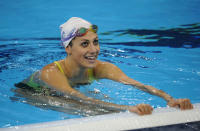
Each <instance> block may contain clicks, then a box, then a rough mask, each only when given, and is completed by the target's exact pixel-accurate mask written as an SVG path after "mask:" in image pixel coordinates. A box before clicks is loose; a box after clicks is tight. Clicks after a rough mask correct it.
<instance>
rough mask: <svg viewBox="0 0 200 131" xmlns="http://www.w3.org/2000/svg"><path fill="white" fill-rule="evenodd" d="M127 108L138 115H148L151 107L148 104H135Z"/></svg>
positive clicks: (151, 109)
mask: <svg viewBox="0 0 200 131" xmlns="http://www.w3.org/2000/svg"><path fill="white" fill-rule="evenodd" d="M128 110H129V111H130V112H134V113H137V114H139V115H148V114H151V113H152V111H153V108H152V107H151V106H150V105H148V104H138V105H136V106H130V107H129V108H128Z"/></svg>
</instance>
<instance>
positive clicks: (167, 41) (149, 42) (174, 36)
mask: <svg viewBox="0 0 200 131" xmlns="http://www.w3.org/2000/svg"><path fill="white" fill-rule="evenodd" d="M100 35H102V36H106V35H109V36H112V35H114V36H117V37H119V36H120V37H123V36H127V37H129V38H131V37H132V38H133V41H131V42H116V43H113V42H109V43H106V44H109V45H120V44H122V45H129V46H168V47H174V48H197V47H199V46H200V43H199V41H200V36H199V35H200V23H196V24H188V25H182V26H180V27H179V28H172V29H165V28H161V29H160V30H153V29H152V30H149V29H148V30H147V29H140V30H139V29H138V30H137V29H127V30H115V31H109V32H105V33H101V34H100ZM134 39H135V40H136V41H137V42H134ZM109 40H112V39H109ZM109 40H105V41H109Z"/></svg>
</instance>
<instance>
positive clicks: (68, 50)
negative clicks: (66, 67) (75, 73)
mask: <svg viewBox="0 0 200 131" xmlns="http://www.w3.org/2000/svg"><path fill="white" fill-rule="evenodd" d="M65 51H66V52H67V54H68V55H71V54H72V47H71V46H70V45H69V46H67V47H66V48H65Z"/></svg>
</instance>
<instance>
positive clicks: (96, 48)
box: [89, 44, 99, 53]
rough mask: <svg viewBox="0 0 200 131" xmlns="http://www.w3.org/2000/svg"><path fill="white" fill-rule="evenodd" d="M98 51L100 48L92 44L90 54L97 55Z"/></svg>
mask: <svg viewBox="0 0 200 131" xmlns="http://www.w3.org/2000/svg"><path fill="white" fill-rule="evenodd" d="M98 51H99V48H98V46H95V45H93V44H90V46H89V52H90V53H96V52H98Z"/></svg>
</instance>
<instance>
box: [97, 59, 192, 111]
mask: <svg viewBox="0 0 200 131" xmlns="http://www.w3.org/2000/svg"><path fill="white" fill-rule="evenodd" d="M95 74H96V77H97V78H107V79H111V80H114V81H118V82H121V83H124V84H127V85H132V86H134V87H136V88H138V89H140V90H142V91H145V92H148V93H150V94H152V95H156V96H159V97H161V98H163V99H164V100H166V101H167V103H168V105H169V106H171V107H179V108H180V109H192V108H193V106H192V104H191V103H190V100H189V99H174V98H172V97H171V96H170V95H169V94H167V93H165V92H164V91H162V90H158V89H156V88H154V87H153V86H149V85H144V84H142V83H140V82H138V81H136V80H133V79H131V78H129V77H128V76H127V75H125V74H124V73H123V72H122V71H121V70H120V69H119V68H118V67H117V66H115V65H113V64H111V63H108V62H100V61H98V64H97V66H96V69H95Z"/></svg>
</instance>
